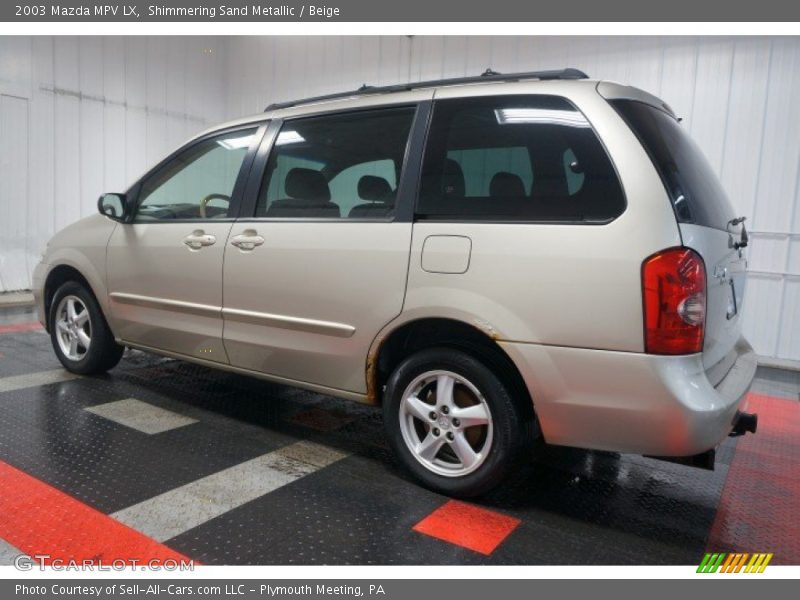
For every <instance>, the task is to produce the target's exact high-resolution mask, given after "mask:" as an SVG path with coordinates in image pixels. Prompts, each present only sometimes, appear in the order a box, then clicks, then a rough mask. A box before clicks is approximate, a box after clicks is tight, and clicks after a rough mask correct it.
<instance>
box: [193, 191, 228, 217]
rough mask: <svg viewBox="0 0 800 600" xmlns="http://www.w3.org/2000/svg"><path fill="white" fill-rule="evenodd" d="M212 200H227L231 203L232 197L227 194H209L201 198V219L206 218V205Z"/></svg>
mask: <svg viewBox="0 0 800 600" xmlns="http://www.w3.org/2000/svg"><path fill="white" fill-rule="evenodd" d="M212 200H224V201H225V202H227V203H229V204H230V201H231V197H230V196H227V195H226V194H209V195H208V196H206V197H205V198H203V199H202V200H200V218H201V219H205V218H206V206H208V203H209V202H211V201H212Z"/></svg>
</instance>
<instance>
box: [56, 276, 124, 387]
mask: <svg viewBox="0 0 800 600" xmlns="http://www.w3.org/2000/svg"><path fill="white" fill-rule="evenodd" d="M49 324H50V339H51V341H52V343H53V350H55V353H56V356H57V357H58V360H59V361H61V364H62V365H64V368H65V369H67V370H68V371H71V372H72V373H78V374H80V375H91V374H94V373H103V372H105V371H108V370H109V369H111V368H113V367H115V366H116V365H117V363H119V361H120V359H121V358H122V352H123V350H124V348H123V347H122V346H120V345H119V344H117V343H116V342H115V341H114V336H113V334H112V333H111V330H110V329H109V327H108V323H106V319H105V317H104V316H103V313H102V311H101V310H100V306H99V305H98V304H97V300H95V298H94V296H93V295H92V293H91V292H90V291H89V290H87V289H86V288H85V287H84V286H83V285H81V284H80V283H78V282H76V281H68V282H67V283H65V284H64V285H62V286H61V287H60V288H58V290H56V293H55V295H54V296H53V301H52V303H51V308H50V321H49Z"/></svg>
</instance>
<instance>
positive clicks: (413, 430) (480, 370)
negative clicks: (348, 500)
mask: <svg viewBox="0 0 800 600" xmlns="http://www.w3.org/2000/svg"><path fill="white" fill-rule="evenodd" d="M509 389H510V388H509V387H508V386H507V385H506V384H505V383H504V382H503V380H502V379H501V378H499V377H498V376H497V375H496V374H495V373H494V372H493V371H492V370H491V369H489V368H488V367H487V366H486V365H484V364H483V363H482V362H481V361H479V360H477V359H476V358H474V357H473V356H471V355H470V354H467V353H465V352H462V351H460V350H455V349H451V348H432V349H428V350H423V351H421V352H418V353H416V354H414V355H412V356H410V357H409V358H407V359H406V360H404V361H403V362H402V363H401V364H400V366H399V367H397V369H396V370H395V371H394V373H393V374H392V375H391V377H390V378H389V381H388V382H387V386H386V395H385V400H384V422H385V425H386V429H387V434H388V437H389V441H390V443H391V445H392V447H393V449H394V451H395V453H396V454H397V455H398V457H399V458H400V460H401V461H402V463H403V464H404V466H405V467H406V468H407V469H408V470H409V471H411V472H412V474H414V476H416V477H417V478H418V479H419V480H421V481H422V482H423V483H424V484H425V485H426V486H428V487H430V488H432V489H434V490H436V491H439V492H442V493H444V494H447V495H451V496H463V497H467V496H476V495H479V494H482V493H484V492H486V491H488V490H489V489H491V488H492V487H494V486H495V485H497V484H498V483H499V482H500V481H501V480H502V479H503V477H504V476H505V475H506V474H507V473H508V471H509V469H510V467H511V466H512V465H513V464H514V461H515V459H516V458H517V457H518V455H519V453H520V451H521V449H522V448H524V447H525V446H526V443H527V441H528V440H526V439H525V436H526V434H527V433H528V432H530V428H529V427H527V426H526V419H527V418H529V417H526V414H525V411H523V410H521V409H520V407H519V406H518V405H517V403H516V402H515V401H514V399H513V397H512V395H511V393H510V391H509Z"/></svg>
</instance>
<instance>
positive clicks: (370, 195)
mask: <svg viewBox="0 0 800 600" xmlns="http://www.w3.org/2000/svg"><path fill="white" fill-rule="evenodd" d="M391 195H392V186H391V185H389V182H388V181H386V180H385V179H384V178H383V177H378V176H376V175H364V176H362V177H361V179H359V180H358V197H359V198H361V199H362V200H369V201H370V202H381V201H384V200H387V199H388V198H389V196H391Z"/></svg>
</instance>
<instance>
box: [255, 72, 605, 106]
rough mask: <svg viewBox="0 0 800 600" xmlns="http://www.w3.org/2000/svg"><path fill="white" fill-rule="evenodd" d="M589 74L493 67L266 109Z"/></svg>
mask: <svg viewBox="0 0 800 600" xmlns="http://www.w3.org/2000/svg"><path fill="white" fill-rule="evenodd" d="M588 78H589V76H588V75H587V74H586V73H584V72H583V71H581V70H579V69H556V70H551V71H528V72H524V73H505V74H504V73H497V72H495V71H492V70H491V69H486V71H484V72H483V73H482V74H481V75H477V76H472V77H454V78H451V79H431V80H428V81H416V82H413V83H399V84H396V85H384V86H371V85H367V84H364V85H362V86H361V87H360V88H358V89H357V90H352V91H350V92H337V93H335V94H325V95H324V96H313V97H311V98H301V99H299V100H289V101H287V102H274V103H272V104H270V105H269V106H267V108H266V109H265V110H267V111H269V110H278V109H280V108H289V107H291V106H297V105H299V104H311V103H314V102H324V101H325V100H336V99H337V98H350V97H353V96H367V95H369V94H390V93H393V92H407V91H409V90H417V89H420V88H429V87H438V86H444V85H464V84H467V83H484V82H486V81H521V80H523V79H539V80H540V81H545V80H550V79H588Z"/></svg>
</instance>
